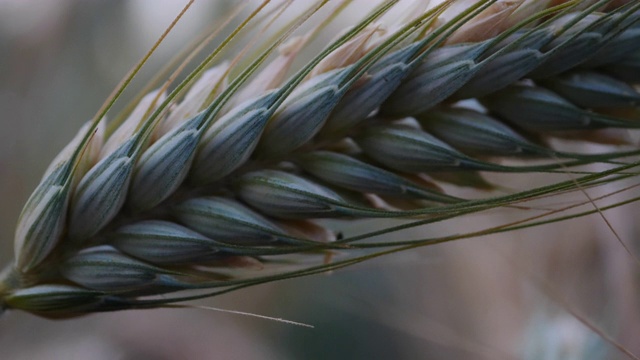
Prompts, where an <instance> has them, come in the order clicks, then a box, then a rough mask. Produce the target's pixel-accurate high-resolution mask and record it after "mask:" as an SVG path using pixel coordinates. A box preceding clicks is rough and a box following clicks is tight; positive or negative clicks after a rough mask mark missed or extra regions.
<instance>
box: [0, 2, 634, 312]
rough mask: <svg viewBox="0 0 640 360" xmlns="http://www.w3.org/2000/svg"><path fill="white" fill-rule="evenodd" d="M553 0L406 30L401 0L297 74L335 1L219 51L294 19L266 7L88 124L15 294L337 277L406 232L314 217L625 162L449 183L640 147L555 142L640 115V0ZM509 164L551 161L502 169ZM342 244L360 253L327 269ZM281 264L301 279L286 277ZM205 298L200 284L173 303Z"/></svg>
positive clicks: (117, 295) (114, 296)
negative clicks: (384, 239)
mask: <svg viewBox="0 0 640 360" xmlns="http://www.w3.org/2000/svg"><path fill="white" fill-rule="evenodd" d="M557 3H558V2H553V1H539V2H534V1H528V0H522V1H490V0H481V1H462V0H460V1H455V0H451V1H444V2H442V3H441V4H440V5H436V6H431V7H429V8H427V10H424V9H425V6H424V3H417V4H416V5H415V7H414V8H413V9H421V10H420V11H422V12H415V11H414V12H412V13H411V14H410V16H409V17H408V19H403V23H396V22H393V21H392V22H390V23H389V19H386V18H385V17H384V15H385V13H386V12H387V11H388V10H389V9H391V8H393V7H394V4H395V3H394V2H388V3H384V4H383V5H380V6H379V7H377V8H375V9H373V10H372V11H371V12H370V13H369V14H368V15H367V16H366V17H363V18H362V19H361V20H360V21H359V22H358V23H356V24H353V26H352V27H351V28H350V29H348V30H347V31H345V32H342V33H341V35H340V36H338V37H336V38H335V40H333V41H332V42H331V43H330V44H328V46H326V47H325V48H324V50H322V51H320V52H318V53H317V55H316V56H314V57H313V58H311V59H308V60H307V61H306V63H305V64H304V65H302V66H301V67H300V68H297V69H296V68H294V67H293V64H294V63H295V62H296V60H299V57H300V56H301V54H302V50H303V49H305V47H306V46H307V45H308V44H309V43H310V40H311V38H312V37H313V36H315V34H316V33H315V32H310V33H307V34H299V33H298V27H299V26H301V25H302V24H303V23H305V21H306V19H307V18H309V17H311V16H319V15H317V14H316V11H317V10H318V9H319V8H321V7H323V6H325V2H319V3H317V4H313V5H312V6H310V7H309V8H308V9H307V10H305V12H303V13H302V14H300V15H299V16H298V19H296V20H295V21H293V22H291V23H289V24H287V25H285V26H284V27H283V28H280V29H277V31H275V34H276V35H273V36H272V37H271V38H269V39H264V38H263V37H266V36H264V34H263V33H264V31H257V34H254V35H252V36H255V37H256V38H254V39H251V41H247V42H241V44H245V45H244V46H245V47H244V48H243V49H242V50H241V51H240V52H239V53H238V55H237V56H236V57H235V58H232V59H229V60H223V59H218V57H219V56H218V55H219V54H221V53H223V51H226V50H228V49H229V48H231V44H236V43H235V42H236V41H238V39H241V38H242V37H243V36H247V35H246V33H247V31H246V30H247V28H248V27H251V26H254V27H257V28H260V27H261V26H264V28H261V29H262V30H265V29H267V28H269V27H272V26H274V24H276V23H278V22H277V21H276V20H278V17H279V16H280V15H281V14H282V12H280V11H274V10H273V9H272V10H270V11H271V12H269V11H266V10H264V9H263V7H264V6H266V5H264V4H263V5H262V6H263V7H260V8H258V9H257V10H256V11H255V12H254V13H252V14H251V15H249V16H248V17H247V18H246V19H245V21H244V22H242V23H241V25H240V26H239V27H238V28H236V29H235V30H234V31H231V32H230V35H229V36H228V37H227V38H226V39H225V40H223V41H222V42H221V43H220V44H219V46H218V47H216V49H215V50H214V51H213V52H212V53H211V54H210V55H209V56H208V57H207V58H206V60H204V61H203V62H202V63H201V64H200V65H198V67H197V68H196V69H194V71H193V72H192V73H191V74H190V75H188V76H187V78H186V80H185V81H184V82H183V83H181V84H179V85H177V86H176V87H175V88H174V89H173V90H172V91H167V89H165V88H162V89H159V90H156V91H153V92H151V93H149V94H146V96H144V97H141V100H140V101H139V102H138V104H137V107H135V108H134V109H133V110H132V111H131V112H130V113H128V114H120V116H119V117H115V118H119V119H124V120H123V121H121V122H118V123H112V124H111V127H107V129H110V131H106V130H105V121H94V122H91V123H89V124H88V125H86V126H85V127H84V128H83V129H82V130H81V131H80V133H79V135H78V137H77V138H76V139H75V140H73V141H72V143H71V144H70V145H69V146H68V148H66V149H65V151H63V153H62V154H61V155H60V156H59V157H57V158H56V159H55V160H54V162H53V163H52V165H51V166H50V168H49V169H48V170H47V171H46V174H45V176H44V178H43V179H42V181H41V183H40V185H38V187H37V188H36V190H35V191H34V193H33V195H32V196H31V198H30V199H29V200H28V201H27V204H26V205H25V207H24V210H23V212H22V215H21V217H20V220H19V223H18V226H17V230H16V235H15V249H16V252H15V257H16V261H15V264H14V265H12V267H11V268H10V269H9V270H8V271H7V272H5V273H4V275H3V276H5V278H4V280H2V282H1V283H0V307H2V308H12V309H20V310H24V311H29V312H32V313H35V314H39V315H43V316H51V317H63V316H73V315H82V314H84V313H88V312H95V311H113V310H122V309H131V308H141V307H155V306H163V305H165V304H169V303H173V302H177V301H183V300H188V299H195V298H198V297H206V296H211V295H214V294H216V293H217V291H228V290H231V289H234V288H235V287H243V286H248V285H251V284H258V283H263V282H268V281H274V280H279V279H283V278H287V277H294V276H303V275H308V274H313V273H318V272H322V271H328V270H332V269H335V268H339V267H342V266H347V265H350V264H352V263H355V262H358V261H362V260H364V259H366V258H368V257H366V256H360V254H361V253H359V252H358V251H361V250H365V249H371V248H373V249H375V248H383V249H384V248H386V247H389V248H394V249H395V248H396V247H397V246H398V245H399V243H379V244H373V243H363V241H364V240H365V239H367V238H369V237H371V236H373V235H379V234H383V233H385V232H391V231H393V230H392V229H391V230H382V231H380V232H376V233H371V234H362V235H359V236H356V237H351V238H344V239H341V237H340V236H339V235H338V234H337V231H336V230H334V229H332V228H331V227H330V226H329V225H326V224H325V223H323V222H316V221H315V219H324V218H329V219H342V220H345V221H356V220H358V219H371V218H397V219H405V218H409V217H411V218H414V219H419V222H420V223H428V222H435V221H438V220H440V219H445V218H451V217H455V216H459V215H462V214H467V213H473V212H477V211H482V210H486V209H491V208H494V207H497V206H508V205H512V204H513V203H514V202H517V201H522V200H527V199H530V198H535V197H537V196H543V195H548V194H553V193H554V192H560V191H567V190H571V189H575V188H576V186H590V185H595V184H597V183H598V182H599V181H602V179H604V178H605V177H606V176H608V175H612V174H616V172H621V171H623V170H625V169H627V168H628V167H630V165H628V166H626V167H625V166H621V167H620V168H614V169H613V170H610V171H609V172H605V173H602V174H595V175H594V174H591V175H584V176H582V177H580V178H578V179H576V180H575V181H573V182H564V183H558V184H556V185H555V186H550V187H544V188H539V189H532V190H530V191H524V192H521V193H517V194H510V195H506V196H498V197H487V198H481V199H476V200H471V199H466V198H464V197H462V196H460V195H459V194H456V192H455V187H452V186H447V187H446V189H447V190H446V192H445V190H443V187H441V186H440V185H441V184H442V183H450V184H457V185H463V186H469V187H473V188H476V189H478V190H486V189H488V188H492V187H494V184H490V183H488V182H487V181H485V180H484V179H483V177H482V174H481V173H480V172H481V171H490V172H506V173H510V172H541V171H555V170H558V169H566V168H568V167H571V166H574V165H579V164H584V163H591V162H608V161H610V162H612V163H614V164H615V163H616V159H618V158H619V157H621V156H630V155H637V152H636V151H635V150H633V151H629V152H626V153H605V154H573V153H567V152H563V151H562V150H560V149H553V148H551V147H550V146H549V145H548V142H547V141H546V139H547V138H549V137H563V136H564V137H569V136H570V137H572V138H577V139H582V140H585V141H588V140H591V139H592V138H593V137H594V136H595V135H597V136H601V137H602V136H604V135H603V134H604V132H611V131H612V129H624V130H625V131H626V130H627V129H634V128H637V127H639V124H640V122H638V120H639V119H638V112H637V110H638V106H639V104H640V93H639V92H638V83H639V82H640V78H639V77H638V74H640V71H638V69H639V68H640V56H639V54H640V31H639V29H640V25H639V24H640V4H637V3H635V2H633V1H632V2H623V4H617V6H610V5H612V4H611V2H610V1H606V0H602V1H594V2H582V3H580V2H576V1H573V2H571V1H570V2H566V3H565V2H562V3H563V4H561V5H558V4H557ZM281 6H284V7H283V8H282V9H284V10H283V11H285V10H286V5H281ZM340 9H342V7H341V6H336V7H335V8H334V10H333V11H334V12H338V11H340ZM605 9H606V10H605ZM423 10H424V11H423ZM262 11H266V12H267V14H268V15H267V16H265V18H264V19H262V21H263V22H260V21H259V19H258V18H257V17H256V14H259V13H261V12H262ZM335 15H336V13H332V14H331V15H330V16H329V17H328V18H326V19H325V20H330V19H331V18H332V17H333V16H335ZM327 23H328V22H327ZM323 24H324V23H323ZM316 30H317V31H320V30H322V26H320V27H319V28H318V29H316ZM256 40H259V41H270V42H269V43H266V44H261V45H260V46H256V45H255V44H256V43H259V41H256ZM275 53H277V54H275ZM186 89H189V90H188V91H186ZM459 100H467V101H465V102H464V103H458V101H459ZM469 103H471V104H472V107H473V109H471V108H465V107H464V104H469ZM629 114H631V115H629ZM103 115H104V114H102V115H101V116H99V117H98V119H102V118H103ZM618 131H620V130H618ZM506 157H509V158H511V159H525V160H526V159H530V158H536V159H542V160H546V161H545V162H544V163H543V164H542V165H532V166H511V165H510V166H507V165H502V164H501V163H500V161H501V159H502V158H506ZM559 158H565V159H567V160H566V161H565V160H563V161H562V162H560V161H559V160H558V159H559ZM495 186H499V184H496V185H495ZM479 193H480V192H479ZM420 244H422V243H420ZM424 244H428V242H425V243H424ZM413 245H418V243H414V244H413ZM398 249H399V248H398ZM395 251H397V250H395ZM336 252H340V253H345V254H347V255H348V256H351V257H347V259H346V260H336V261H335V262H323V261H325V260H326V258H329V257H330V256H329V257H326V256H327V255H328V254H335V253H336ZM352 253H353V255H352ZM380 254H382V252H379V253H373V255H371V254H369V255H368V256H369V257H371V256H379V255H380ZM275 256H278V259H281V258H284V259H286V261H287V262H288V263H289V264H294V265H296V266H297V268H296V270H295V271H293V272H291V270H289V269H286V268H285V269H281V268H279V267H278V262H277V261H272V260H273V259H276V257H275ZM325 257H326V258H325ZM300 259H303V260H300ZM310 262H311V263H313V264H314V265H311V266H309V265H308V264H309V263H310ZM247 269H260V270H265V271H264V273H265V275H262V273H260V271H257V273H259V274H257V275H256V271H247ZM273 274H275V275H273ZM194 289H199V290H200V291H201V293H199V294H198V295H191V296H182V295H180V294H177V295H176V294H173V295H168V294H169V293H174V292H176V291H180V290H194ZM207 289H209V290H207ZM155 295H162V297H154V296H155Z"/></svg>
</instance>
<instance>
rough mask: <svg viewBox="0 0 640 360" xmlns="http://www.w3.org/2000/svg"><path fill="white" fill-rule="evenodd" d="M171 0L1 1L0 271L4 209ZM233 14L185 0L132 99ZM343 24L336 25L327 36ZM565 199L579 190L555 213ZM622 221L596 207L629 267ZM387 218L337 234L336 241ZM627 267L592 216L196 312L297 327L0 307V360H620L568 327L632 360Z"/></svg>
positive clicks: (634, 296)
mask: <svg viewBox="0 0 640 360" xmlns="http://www.w3.org/2000/svg"><path fill="white" fill-rule="evenodd" d="M184 3H185V1H178V0H130V1H110V0H102V1H101V0H47V1H40V0H0V200H1V201H0V264H6V263H8V262H9V261H10V259H11V258H12V254H13V249H12V240H13V230H14V228H15V223H16V221H17V217H18V214H19V212H20V209H21V207H22V204H23V203H24V202H25V201H26V199H27V197H28V196H29V194H30V192H31V191H32V189H33V188H34V187H35V185H36V184H37V182H38V181H39V179H40V176H41V174H42V172H43V171H44V169H45V168H46V166H47V165H48V163H49V161H50V160H51V159H52V158H53V157H54V156H55V154H56V153H57V152H58V151H59V150H60V149H61V148H62V147H63V146H64V145H65V144H66V143H67V142H68V141H69V140H70V139H71V138H72V136H73V135H74V134H75V132H76V131H77V129H78V128H79V127H80V125H81V124H82V123H84V122H85V121H86V120H88V119H90V118H91V117H92V116H93V115H94V114H95V112H96V111H97V110H98V108H99V107H100V105H101V104H102V102H103V101H104V99H105V98H106V97H107V96H108V94H109V93H110V91H111V90H112V89H113V88H114V86H115V85H116V84H117V83H118V81H119V80H120V79H121V78H122V76H124V74H125V73H126V72H127V71H128V70H129V68H130V67H131V66H132V65H133V64H135V62H136V61H137V60H138V59H139V58H140V57H141V56H142V55H143V54H144V53H145V52H146V51H147V49H149V47H150V46H151V44H152V43H153V42H154V41H155V39H156V38H157V37H158V36H159V34H160V33H161V32H162V31H163V29H164V28H165V27H166V26H167V25H168V24H169V23H170V21H171V19H172V18H173V17H174V16H175V15H176V14H177V13H178V12H179V10H180V9H181V7H182V6H183V5H184ZM357 3H358V2H357ZM233 4H234V2H233V1H223V0H197V1H196V4H195V5H194V6H193V8H192V9H191V10H190V11H189V12H188V13H187V15H186V16H185V18H184V20H183V21H182V22H181V23H180V24H179V25H178V27H177V28H176V30H175V31H174V33H173V34H172V35H171V36H170V37H169V39H168V40H167V41H166V43H165V44H164V45H163V46H162V47H161V48H160V49H159V51H158V53H157V54H156V55H155V56H154V57H153V58H152V60H151V61H150V63H149V65H148V67H147V68H146V70H144V71H143V72H142V74H141V76H140V80H141V81H139V82H137V83H136V84H134V85H133V86H132V89H133V90H136V89H139V88H140V87H141V86H142V84H143V83H144V80H145V79H149V78H150V76H151V75H152V74H153V73H154V72H155V71H157V70H158V69H159V68H160V67H161V66H162V64H163V63H165V62H167V61H168V60H169V58H170V57H171V55H172V54H174V53H175V52H176V51H177V49H179V48H180V46H183V45H184V44H185V43H187V42H188V41H189V39H191V38H193V37H194V36H196V34H199V33H200V32H201V31H203V30H204V29H205V28H206V27H207V26H209V25H210V24H211V22H212V21H220V19H222V18H223V14H225V13H227V12H228V11H229V9H231V8H232V6H233ZM358 4H359V5H358ZM358 4H356V5H357V6H354V7H352V8H351V9H350V10H349V11H348V12H347V13H349V14H351V16H357V15H360V16H361V15H362V14H363V12H362V6H363V5H369V3H368V2H367V1H360V2H359V3H358ZM350 19H352V18H349V17H348V16H345V17H341V18H339V19H338V21H337V22H336V24H335V26H336V31H338V30H339V29H341V28H344V27H346V26H348V25H349V22H350ZM132 93H133V92H130V93H129V94H132ZM572 146H575V147H578V148H582V149H584V147H583V145H579V144H574V145H572ZM552 180H553V179H549V178H548V177H546V176H542V175H535V176H531V175H527V176H517V175H509V177H503V178H501V179H500V181H501V182H502V183H503V184H506V186H508V187H509V188H511V189H525V188H527V187H531V186H535V185H539V184H541V183H544V182H548V181H552ZM556 180H566V177H565V178H563V177H561V176H560V177H558V178H556ZM608 190H609V191H611V189H608ZM454 191H456V193H457V194H459V195H461V196H462V195H465V196H479V195H478V193H474V192H469V191H463V190H461V189H454ZM604 191H606V189H604V190H601V191H600V193H602V192H604ZM484 195H486V194H484ZM592 195H593V196H597V195H598V192H593V193H592ZM622 196H623V197H625V196H626V197H629V196H631V195H630V194H628V193H625V194H623V195H622ZM575 200H584V195H583V194H574V195H573V198H563V199H562V200H557V204H558V206H559V205H560V204H561V203H562V202H563V201H575ZM637 210H638V207H637V206H635V205H631V206H627V207H624V208H620V209H617V210H614V211H611V212H607V213H606V216H607V219H608V220H609V221H610V222H611V224H612V226H613V228H614V229H615V230H616V231H617V233H618V235H619V236H620V238H621V239H622V240H623V241H625V242H626V243H627V244H628V246H629V248H630V249H631V252H632V253H634V254H636V256H637V254H638V251H637V239H636V238H637V228H636V223H637V220H636V217H637V214H638V212H637ZM516 213H517V212H514V211H497V212H494V213H492V214H490V215H486V216H485V215H482V216H479V215H478V216H472V217H468V218H464V219H457V220H456V221H453V222H449V223H446V224H440V225H435V226H429V227H427V228H418V229H412V230H411V231H410V232H405V233H403V234H402V235H401V236H402V238H417V237H427V236H438V235H442V234H448V233H460V232H464V231H469V230H472V229H480V228H483V227H489V226H492V225H497V224H500V223H504V222H508V221H510V220H514V219H516V218H518V214H516ZM384 225H385V224H381V223H375V224H374V223H371V222H370V223H365V224H362V225H359V226H360V228H358V227H357V226H356V227H348V224H345V223H337V224H335V226H336V227H338V228H339V229H341V230H343V231H346V232H357V231H360V230H366V229H368V228H370V227H371V226H384ZM639 270H640V268H639V265H638V263H637V262H636V261H635V260H634V257H633V256H630V255H629V254H628V253H627V252H625V250H624V249H623V247H622V246H621V245H620V244H619V243H618V242H617V240H616V239H615V236H614V235H613V234H612V232H611V230H610V229H609V228H608V227H607V226H606V225H605V223H604V221H603V220H602V218H600V217H598V216H592V217H589V218H587V219H579V220H572V221H568V222H565V223H560V224H555V225H550V226H544V227H541V228H537V229H531V230H523V231H518V232H515V233H507V234H500V235H491V236H487V237H482V238H474V239H468V240H461V241H457V242H453V243H448V244H443V245H438V246H433V247H428V248H423V249H418V250H412V251H410V252H405V253H400V254H394V255H391V256H387V257H383V258H379V259H376V260H373V261H370V262H365V263H363V264H360V265H356V266H353V267H351V268H347V269H342V270H339V271H336V272H333V273H331V274H327V275H318V276H312V277H308V278H301V279H294V280H287V281H285V282H280V283H274V284H267V285H261V286H258V287H255V288H249V289H245V290H241V291H238V292H235V293H232V294H228V295H224V296H220V297H217V298H214V299H210V300H207V301H201V302H198V304H202V305H210V306H215V307H220V308H227V309H232V310H238V311H246V312H253V313H257V314H261V315H267V316H272V317H277V318H285V319H289V320H294V321H300V322H303V323H306V324H310V325H313V326H314V328H313V329H308V328H303V327H298V326H293V325H286V324H282V323H278V322H274V321H267V320H260V319H256V318H249V317H243V316H240V315H232V314H224V313H219V312H213V311H206V310H197V309H173V310H149V311H135V312H134V311H129V312H119V313H109V314H98V315H90V316H86V317H83V318H78V319H72V320H58V321H52V320H46V319H42V318H38V317H35V316H32V315H29V314H25V313H20V312H9V313H6V314H4V315H3V317H2V318H0V357H2V358H3V359H30V360H35V359H97V360H102V359H105V360H112V359H167V360H169V359H386V358H394V359H605V358H607V359H615V358H625V357H624V356H623V355H621V353H620V352H617V351H616V350H615V349H614V348H613V347H612V346H611V344H610V342H608V341H607V340H605V339H604V338H603V336H601V335H598V334H596V333H594V332H593V331H591V330H590V329H589V328H588V327H587V326H585V324H584V322H581V321H580V320H578V318H581V319H583V320H585V319H586V321H587V322H589V323H591V324H593V325H596V326H597V327H599V328H600V329H602V330H603V331H604V332H605V333H606V334H607V335H608V336H610V337H612V338H615V339H616V341H618V342H619V343H620V344H622V345H623V346H625V347H626V348H628V349H629V350H631V351H634V352H635V353H636V354H638V353H640V336H638V335H639V334H640V316H639V315H640V314H639V310H638V309H639V306H638V305H640V304H639V302H638V288H637V279H638V273H639ZM576 315H577V316H578V317H576Z"/></svg>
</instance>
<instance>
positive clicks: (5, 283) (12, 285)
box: [0, 264, 22, 316]
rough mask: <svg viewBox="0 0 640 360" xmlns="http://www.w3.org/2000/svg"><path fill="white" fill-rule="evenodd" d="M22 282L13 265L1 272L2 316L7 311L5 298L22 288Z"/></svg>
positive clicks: (0, 309)
mask: <svg viewBox="0 0 640 360" xmlns="http://www.w3.org/2000/svg"><path fill="white" fill-rule="evenodd" d="M21 283H22V280H21V278H20V276H19V274H18V272H17V271H16V270H15V267H14V266H13V264H11V265H9V266H7V267H5V268H4V269H3V270H2V271H1V272H0V316H2V314H3V313H4V311H5V310H6V309H7V304H6V303H5V301H4V298H5V297H6V296H7V295H8V294H9V293H10V292H11V291H12V290H13V289H17V288H20V285H21Z"/></svg>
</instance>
